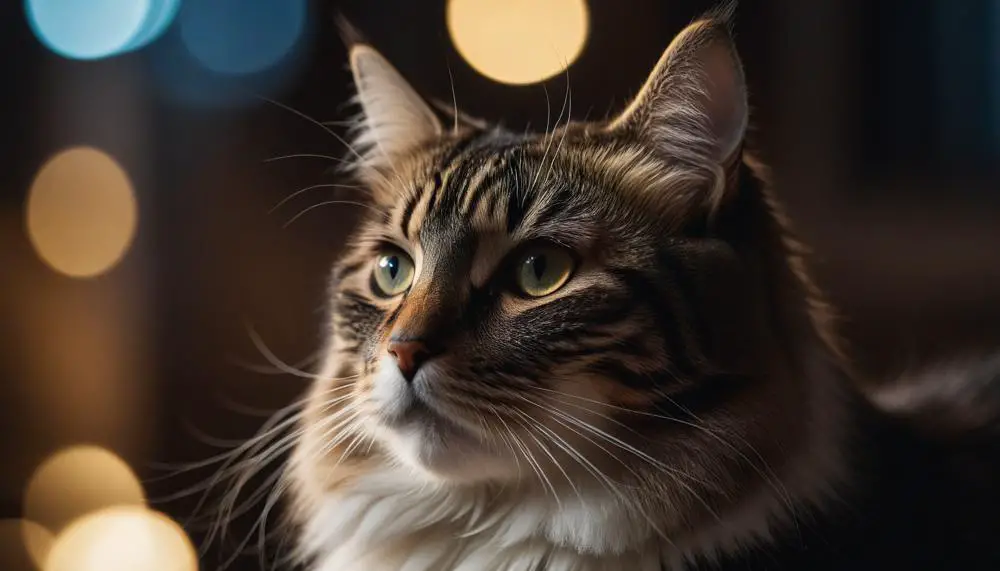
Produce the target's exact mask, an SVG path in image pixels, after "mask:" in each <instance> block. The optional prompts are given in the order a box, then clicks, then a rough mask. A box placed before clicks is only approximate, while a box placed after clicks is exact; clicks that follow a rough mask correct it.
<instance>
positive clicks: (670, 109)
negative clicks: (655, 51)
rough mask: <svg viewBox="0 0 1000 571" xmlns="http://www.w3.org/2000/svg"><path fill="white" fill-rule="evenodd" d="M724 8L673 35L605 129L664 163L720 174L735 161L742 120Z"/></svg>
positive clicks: (738, 75) (737, 69)
mask: <svg viewBox="0 0 1000 571" xmlns="http://www.w3.org/2000/svg"><path fill="white" fill-rule="evenodd" d="M732 11H733V4H729V5H728V7H727V8H725V9H722V10H719V11H716V12H715V13H710V14H708V15H706V16H704V17H703V18H701V19H699V20H697V21H695V22H694V23H692V24H691V25H689V26H688V27H687V28H685V29H684V30H683V31H681V33H680V34H678V35H677V37H676V38H674V41H673V42H671V43H670V46H669V47H668V48H667V49H666V51H665V52H664V53H663V55H662V56H661V57H660V60H659V62H657V64H656V67H655V68H654V69H653V72H652V73H651V74H650V76H649V78H648V79H647V80H646V83H645V85H643V87H642V90H640V92H639V94H638V95H637V96H636V98H635V99H634V100H633V101H632V103H631V104H630V105H629V106H628V108H627V109H626V110H625V111H624V112H623V113H622V114H621V115H620V116H619V117H618V118H617V119H615V120H614V121H613V122H612V123H611V125H610V128H611V129H612V130H617V131H622V132H628V133H630V134H632V135H634V136H637V137H639V138H640V139H642V140H644V141H646V142H647V143H649V144H651V145H652V146H653V147H654V149H655V150H656V151H657V153H658V154H659V155H660V156H661V157H662V158H663V159H664V160H665V161H670V162H680V163H681V164H683V165H687V166H690V167H694V168H696V169H699V170H704V169H707V170H708V172H712V173H716V175H723V174H724V172H725V171H726V170H727V167H728V166H729V165H731V164H733V162H734V160H737V159H738V158H739V154H740V150H741V148H742V143H743V137H744V134H745V132H746V128H747V115H748V112H747V94H746V84H745V82H744V78H743V67H742V65H741V64H740V60H739V56H738V55H737V53H736V48H735V45H734V43H733V40H732V36H731V34H730V20H731V19H732ZM719 182H722V181H719ZM719 198H720V197H718V196H716V197H714V199H716V200H717V199H719Z"/></svg>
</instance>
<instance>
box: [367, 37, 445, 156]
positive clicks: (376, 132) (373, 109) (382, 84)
mask: <svg viewBox="0 0 1000 571" xmlns="http://www.w3.org/2000/svg"><path fill="white" fill-rule="evenodd" d="M350 59H351V72H352V73H353V74H354V84H355V87H356V89H357V100H358V103H359V104H360V106H361V114H360V117H359V119H358V124H357V126H356V129H355V134H354V140H353V146H354V148H355V150H356V152H357V154H358V155H360V157H358V156H355V158H356V159H359V161H360V164H359V165H358V166H359V167H360V168H362V169H364V168H382V167H391V164H392V160H393V158H394V157H398V156H400V155H403V154H406V153H407V152H409V151H412V150H413V149H414V148H416V147H417V146H419V145H420V144H422V143H426V142H427V141H429V140H431V139H433V138H435V137H438V136H440V135H441V133H442V132H443V130H442V126H441V122H440V120H439V119H438V117H437V115H436V114H435V113H434V111H433V109H431V107H430V105H428V104H427V102H426V101H424V99H423V98H421V97H420V95H419V94H417V92H416V90H414V89H413V87H411V86H410V84H409V83H407V81H406V79H404V78H403V76H402V75H401V74H400V73H399V72H398V71H396V68H394V67H393V66H392V64H390V63H389V62H388V60H386V59H385V58H384V57H383V56H382V54H380V53H378V52H377V51H376V50H375V49H374V48H372V47H370V46H368V45H365V44H356V45H354V46H352V47H351V49H350Z"/></svg>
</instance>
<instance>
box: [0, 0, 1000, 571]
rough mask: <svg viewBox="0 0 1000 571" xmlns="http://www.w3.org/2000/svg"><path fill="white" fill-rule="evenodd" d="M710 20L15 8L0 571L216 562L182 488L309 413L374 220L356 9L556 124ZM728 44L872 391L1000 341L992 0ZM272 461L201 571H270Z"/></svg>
mask: <svg viewBox="0 0 1000 571" xmlns="http://www.w3.org/2000/svg"><path fill="white" fill-rule="evenodd" d="M711 4H712V3H711V2H700V1H693V0H450V1H448V2H445V1H423V0H421V1H415V0H354V1H342V2H336V1H323V0H314V1H306V0H184V1H180V0H88V2H86V3H84V2H78V1H74V0H37V1H32V0H28V1H27V2H20V1H18V2H15V1H13V0H11V1H7V2H3V3H2V4H0V28H2V33H0V43H2V49H0V53H2V54H3V60H2V67H0V78H2V81H3V89H2V90H0V98H2V99H0V101H2V104H0V114H2V116H3V123H2V126H3V128H2V129H0V138H2V143H3V154H2V158H0V161H2V168H0V287H2V289H0V292H2V295H0V316H2V317H0V339H2V340H3V341H2V343H0V382H2V384H0V458H2V459H3V460H2V462H0V569H3V570H4V571H8V570H9V571H20V570H22V569H23V570H25V571H28V570H31V569H41V568H42V567H43V566H44V569H45V571H68V570H70V569H72V570H74V571H97V570H100V571H118V570H119V569H122V570H124V569H130V570H133V569H144V570H147V571H159V570H160V569H163V570H164V571H166V570H168V569H169V570H176V571H188V570H190V569H195V568H196V567H195V566H196V565H197V564H196V563H195V562H194V555H193V551H192V545H203V544H204V543H205V542H204V540H205V534H206V530H205V528H204V526H203V525H201V524H204V523H205V521H204V519H205V518H195V519H190V516H191V515H192V513H193V512H194V510H195V508H196V507H197V499H198V495H197V494H193V495H188V496H186V497H181V498H177V497H175V496H177V495H179V492H184V491H188V492H199V491H201V487H200V486H199V484H200V483H204V482H207V481H210V479H211V478H212V475H213V474H214V473H216V471H217V469H218V468H219V465H218V464H214V465H203V466H201V467H198V466H195V467H194V469H191V470H187V471H184V472H182V473H179V474H176V475H173V476H171V477H166V478H165V476H170V475H171V474H174V472H176V471H177V470H176V469H177V468H181V467H184V465H185V464H189V463H191V462H198V461H202V460H205V459H208V458H211V457H213V456H214V455H217V454H219V453H221V452H225V451H226V450H228V449H230V448H231V447H232V446H233V445H234V444H235V443H238V442H240V441H241V440H242V439H246V438H247V437H249V436H251V435H252V434H254V433H255V432H256V431H257V430H258V429H259V428H260V427H261V425H262V424H263V423H264V422H265V420H266V418H267V417H268V415H269V414H270V413H272V412H274V411H277V410H279V409H281V408H282V407H284V406H286V405H288V404H289V403H291V402H293V401H294V400H296V399H297V398H298V397H299V396H300V395H301V394H302V392H303V390H304V389H305V387H306V385H307V380H306V379H303V378H298V377H296V376H295V375H293V374H287V373H282V372H281V371H280V368H281V367H275V366H274V361H275V359H280V360H281V361H283V362H285V363H289V364H291V365H293V366H296V367H306V368H308V366H309V358H310V357H311V356H313V355H314V353H315V351H316V349H317V347H318V339H319V337H318V335H319V328H320V323H321V320H322V317H323V316H322V311H323V305H324V291H325V287H326V280H327V276H328V273H329V269H330V265H331V263H332V261H333V260H334V259H335V258H336V256H337V254H338V252H339V251H340V250H341V248H342V245H343V243H344V240H345V237H346V236H347V235H348V233H349V232H350V230H351V228H352V223H353V220H354V219H355V217H356V215H357V213H358V207H357V206H354V205H351V204H344V203H339V204H338V203H333V202H331V201H334V200H337V199H340V198H343V196H342V195H343V193H342V192H340V191H341V190H343V189H340V188H338V187H337V186H336V185H338V184H344V183H345V181H343V180H341V179H339V178H338V176H337V175H336V174H335V172H334V168H335V167H336V166H337V160H338V158H339V157H342V156H343V155H344V154H345V149H344V147H343V146H342V145H341V144H340V143H339V142H338V140H337V138H336V137H335V136H334V135H333V134H332V133H336V134H343V127H342V122H343V121H344V120H346V119H347V118H348V117H349V116H350V114H351V113H353V112H354V110H353V109H351V108H349V107H348V106H347V105H346V103H347V101H348V100H349V98H350V97H351V95H352V93H351V85H350V75H349V72H348V70H347V67H346V53H345V49H344V46H343V44H342V43H341V41H340V39H339V35H338V32H337V26H336V18H337V16H338V15H342V16H345V17H346V18H348V19H349V20H350V21H351V22H352V23H353V24H354V26H355V27H356V28H358V29H359V30H361V31H362V33H363V34H364V35H365V36H366V37H367V38H368V39H369V40H370V42H371V43H372V44H373V45H374V46H375V47H377V48H378V49H379V50H381V51H382V52H383V53H384V54H385V55H386V56H387V57H388V58H389V59H390V60H391V61H392V62H393V63H394V64H395V65H396V66H397V67H398V68H399V70H400V71H401V72H402V73H403V74H404V75H405V76H407V77H408V78H409V79H410V81H411V82H412V83H413V85H414V86H415V87H416V88H417V89H418V90H420V91H421V92H422V93H424V94H425V95H427V96H428V97H430V98H434V99H439V100H441V101H445V102H449V103H450V102H451V101H452V96H453V90H454V97H455V99H456V100H457V102H458V105H459V107H460V108H462V109H463V110H464V111H465V112H467V113H469V114H471V115H474V116H478V117H482V118H485V119H487V120H491V121H501V120H502V121H503V123H504V124H505V125H506V126H508V127H510V128H512V129H525V128H532V129H536V130H541V129H543V128H544V127H545V125H546V118H547V117H548V116H549V114H550V113H551V116H552V117H553V118H554V117H555V116H556V115H557V114H558V111H559V109H560V108H561V107H562V102H563V100H564V96H565V94H566V90H567V86H570V87H571V88H572V106H571V115H572V117H573V118H575V119H584V118H587V117H590V118H595V117H601V116H604V115H606V114H609V113H611V112H613V111H615V110H617V109H619V108H621V107H622V106H623V105H624V104H625V102H626V101H627V100H628V98H629V97H630V96H631V95H632V94H634V93H635V92H636V90H637V89H638V88H639V87H640V85H641V84H642V81H643V79H644V78H645V76H646V74H647V73H648V72H649V70H650V69H651V68H652V66H653V64H654V63H655V62H656V60H657V59H658V57H659V55H660V54H661V52H662V50H663V49H664V48H665V47H666V45H667V44H668V43H669V41H670V39H671V38H672V37H673V35H674V34H675V33H676V32H677V31H679V30H680V29H681V28H682V27H683V26H684V25H685V24H686V23H687V22H689V21H690V20H691V19H692V18H693V17H695V16H696V15H698V14H699V13H700V12H702V11H703V10H705V9H706V8H708V7H710V5H711ZM736 30H737V44H738V46H739V48H740V50H741V53H742V55H743V58H744V64H745V66H746V69H747V77H748V82H749V85H750V90H751V103H752V106H753V112H754V124H755V133H754V138H755V139H756V141H757V144H758V146H759V147H760V148H761V149H762V150H763V154H764V156H765V157H767V159H768V161H769V162H770V163H771V164H772V165H773V166H774V168H775V173H776V180H777V185H778V187H777V192H778V194H779V195H780V196H781V197H782V199H783V200H784V201H785V203H786V205H787V208H788V210H789V211H790V213H791V215H792V218H793V220H794V222H795V225H796V227H797V229H798V231H799V233H800V234H801V235H802V236H803V237H804V238H805V239H806V241H807V242H808V243H809V244H810V245H811V246H812V248H813V250H814V251H815V260H814V269H815V271H816V273H817V274H818V276H819V278H820V281H821V283H822V284H823V285H824V286H826V288H827V289H828V290H829V291H830V293H831V294H832V296H833V298H834V300H835V301H836V302H837V303H838V305H839V307H840V310H841V313H842V315H843V316H844V331H845V333H846V334H847V336H848V338H849V339H850V340H851V342H852V343H853V344H854V347H855V351H856V354H857V358H858V362H859V363H860V365H861V367H862V369H863V370H864V371H865V372H866V373H867V374H868V375H869V376H870V379H871V380H870V381H869V382H880V381H882V380H884V379H891V378H893V377H895V376H897V375H899V374H901V373H903V372H905V371H906V370H909V369H912V368H915V367H918V366H920V365H921V364H922V363H926V362H930V361H934V360H937V359H948V358H953V357H956V356H962V355H967V354H974V353H976V352H978V351H982V350H987V349H989V348H991V347H996V346H998V344H1000V250H998V246H1000V0H963V1H962V2H955V1H953V0H878V1H875V0H866V1H862V0H856V1H844V0H810V1H809V2H802V1H801V0H744V1H743V2H742V3H741V5H740V7H739V9H738V12H737V23H736ZM566 63H569V64H570V65H569V68H568V70H564V69H563V68H564V67H565V64H566ZM331 132H332V133H331ZM299 191H301V192H299ZM272 352H273V355H271V353H272ZM274 452H275V458H278V459H280V458H279V456H280V454H279V453H280V452H281V450H280V449H275V450H274ZM273 466H277V460H276V463H275V464H273ZM269 470H270V467H264V468H263V469H262V470H261V473H260V474H258V475H257V476H255V477H254V478H253V479H252V481H251V482H249V483H248V485H247V486H246V492H245V493H244V494H243V495H241V496H240V498H238V500H237V502H236V503H237V507H240V506H245V507H247V508H248V510H249V511H248V514H247V515H246V516H245V517H239V518H235V521H234V523H233V525H232V532H231V534H230V535H229V537H228V538H218V537H216V538H215V539H216V541H213V542H212V544H211V545H210V546H209V548H208V549H207V553H206V554H205V555H204V556H203V557H202V559H201V563H200V565H201V568H202V569H217V568H219V567H220V566H221V565H222V564H225V563H231V565H230V566H229V568H230V569H233V570H235V571H244V570H251V569H260V568H262V567H261V562H260V561H259V560H258V558H257V554H256V553H255V547H256V543H257V539H256V537H254V538H253V539H252V540H251V542H250V545H249V546H247V547H246V549H241V548H240V542H241V540H242V539H243V538H244V537H246V536H247V534H248V533H249V532H251V531H253V527H254V523H255V520H256V519H257V515H258V514H259V513H260V511H261V510H262V509H263V507H264V503H265V501H266V498H265V497H263V496H260V495H254V493H253V492H254V490H256V489H259V487H260V486H262V485H263V486H266V485H267V484H268V480H267V478H268V476H269V475H270V474H271V473H273V472H271V471H269ZM263 489H266V488H263ZM224 492H225V486H224V485H223V486H220V487H219V488H218V489H216V490H215V491H212V492H210V494H209V499H208V500H207V503H206V507H205V509H204V510H202V512H203V513H209V515H211V508H212V506H217V505H218V504H219V502H220V501H221V499H222V498H223V493H224ZM180 495H183V494H180ZM109 506H114V507H110V509H109ZM88 514H89V515H88ZM272 519H273V518H272ZM274 521H276V520H273V521H272V526H274V525H277V526H279V527H280V524H277V523H274ZM137 522H142V523H143V525H142V526H137V525H135V524H136V523H137ZM181 525H183V526H184V527H183V529H182V527H181ZM140 528H141V529H142V530H145V532H144V533H145V535H141V536H136V535H135V533H137V532H136V529H140ZM279 531H280V530H279ZM154 532H155V533H154ZM130 534H132V535H130ZM129 538H132V539H131V540H130V539H129ZM123 546H126V547H128V549H125V555H122V554H121V553H122V549H123V548H124V547H123ZM130 550H131V551H130ZM241 550H242V551H245V552H246V553H247V555H246V556H243V557H238V558H235V559H232V561H229V560H230V559H231V558H230V556H231V555H233V553H234V552H236V551H241ZM271 551H273V552H272V553H269V556H273V555H274V553H276V552H279V551H280V550H279V549H278V548H277V547H275V548H274V549H273V550H271ZM84 553H86V554H89V555H87V557H83V556H82V555H81V554H84ZM102 557H103V558H104V559H102Z"/></svg>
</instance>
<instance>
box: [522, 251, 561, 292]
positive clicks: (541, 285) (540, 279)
mask: <svg viewBox="0 0 1000 571" xmlns="http://www.w3.org/2000/svg"><path fill="white" fill-rule="evenodd" d="M574 266H575V261H574V259H573V256H572V255H570V253H569V252H568V251H566V250H565V249H563V248H558V247H555V246H544V247H539V248H534V249H531V250H529V251H528V252H527V253H525V255H524V256H523V257H521V259H520V262H518V264H517V268H516V271H517V274H516V276H515V278H516V283H517V287H518V289H520V290H521V292H522V293H524V294H525V295H527V296H530V297H542V296H545V295H549V294H550V293H554V292H555V291H556V290H558V289H559V288H561V287H562V286H564V285H566V282H567V281H569V278H570V275H571V274H572V273H573V268H574Z"/></svg>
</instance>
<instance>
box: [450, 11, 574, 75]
mask: <svg viewBox="0 0 1000 571" xmlns="http://www.w3.org/2000/svg"><path fill="white" fill-rule="evenodd" d="M447 20H448V31H449V32H450V33H451V39H452V42H454V43H455V48H456V49H457V50H458V53H459V54H461V56H462V57H463V58H465V61H467V62H469V65H471V66H472V67H473V68H474V69H475V70H476V71H478V72H479V73H481V74H483V75H485V76H486V77H489V78H490V79H493V80H496V81H499V82H502V83H510V84H515V85H525V84H529V83H536V82H539V81H543V80H545V79H548V78H550V77H552V76H554V75H556V74H558V73H559V72H561V71H563V70H565V69H566V67H567V66H569V65H570V64H571V63H573V61H575V60H576V58H577V57H579V55H580V52H582V51H583V46H584V44H585V43H586V42H587V31H588V26H589V22H588V20H589V18H588V11H587V3H586V1H585V0H449V2H448V10H447Z"/></svg>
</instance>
